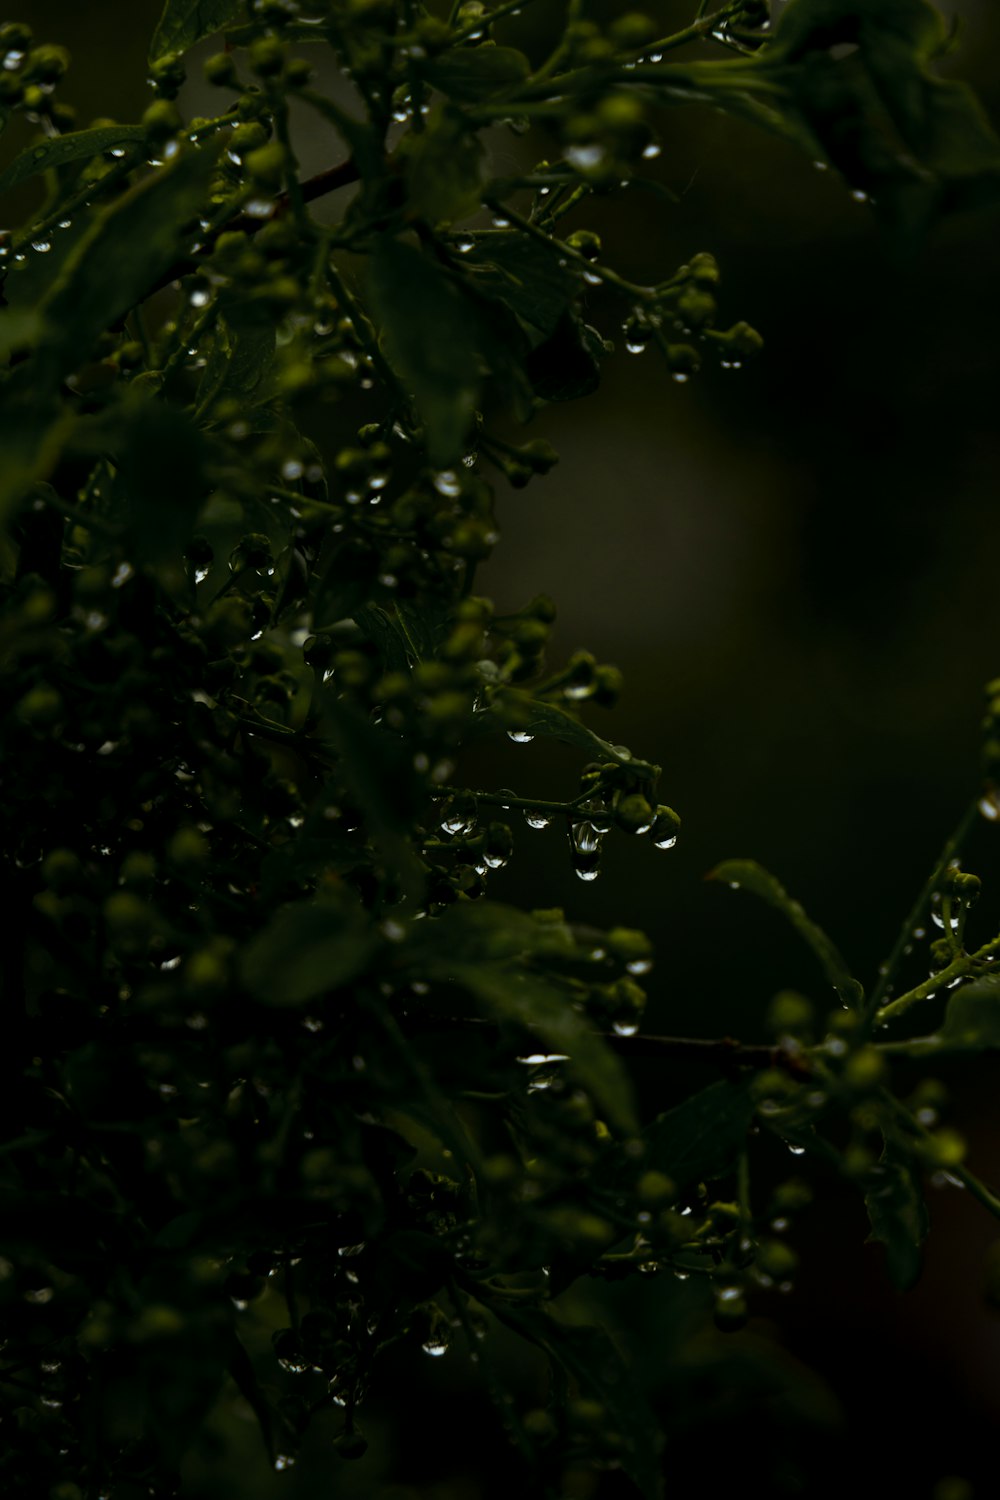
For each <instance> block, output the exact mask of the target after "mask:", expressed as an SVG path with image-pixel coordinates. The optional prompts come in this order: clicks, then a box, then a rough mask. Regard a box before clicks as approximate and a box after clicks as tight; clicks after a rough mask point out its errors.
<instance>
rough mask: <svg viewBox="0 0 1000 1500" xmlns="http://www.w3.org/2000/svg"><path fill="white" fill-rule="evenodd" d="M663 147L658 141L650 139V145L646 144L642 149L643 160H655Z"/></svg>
mask: <svg viewBox="0 0 1000 1500" xmlns="http://www.w3.org/2000/svg"><path fill="white" fill-rule="evenodd" d="M661 149H662V148H661V147H660V146H659V145H658V144H657V143H656V141H650V143H649V145H648V146H644V147H643V151H642V156H643V160H644V161H653V160H655V158H656V157H657V156H659V154H660V151H661Z"/></svg>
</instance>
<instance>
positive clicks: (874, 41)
mask: <svg viewBox="0 0 1000 1500" xmlns="http://www.w3.org/2000/svg"><path fill="white" fill-rule="evenodd" d="M945 41H946V30H945V25H944V21H943V20H942V18H941V16H940V15H938V13H937V12H936V11H935V10H934V9H933V8H932V7H931V6H930V5H928V4H926V3H925V0H863V3H862V0H792V3H791V4H789V6H788V7H787V9H786V11H785V13H784V15H783V17H782V20H781V24H780V26H779V27H778V30H777V33H776V35H775V38H774V40H773V42H772V43H771V44H770V46H769V47H768V48H767V49H766V50H765V52H764V53H763V54H762V55H761V57H760V61H759V66H760V69H761V71H762V73H763V74H766V75H767V76H768V77H769V78H771V79H772V80H774V81H776V82H778V83H779V84H780V86H781V88H782V89H783V90H784V92H785V96H786V100H787V102H788V105H789V106H790V108H791V111H792V114H793V116H797V117H798V120H799V122H800V124H801V126H802V127H803V128H804V130H805V133H806V134H805V137H804V138H803V144H805V145H806V146H807V147H811V145H812V143H815V144H817V145H818V146H819V148H820V149H821V150H823V151H824V152H825V153H826V154H827V155H828V156H829V157H830V159H831V161H833V163H834V164H835V165H836V166H838V167H839V168H840V170H841V171H842V172H843V173H844V174H845V176H846V177H847V178H848V180H849V181H850V182H851V183H852V184H853V185H854V186H855V187H858V188H861V189H863V190H865V191H867V192H869V193H870V194H871V195H872V197H873V198H874V200H875V203H876V208H877V211H878V212H879V213H881V214H882V215H883V216H885V217H887V218H889V220H890V221H891V222H892V223H893V224H894V225H895V226H896V227H898V228H901V229H903V230H907V231H910V230H918V229H921V228H923V226H924V224H925V223H926V221H927V220H928V219H929V218H930V217H931V216H932V215H934V214H937V213H939V212H941V211H942V210H943V209H953V208H961V207H971V206H974V205H977V204H979V203H982V202H986V201H993V200H995V199H996V197H997V196H998V194H1000V141H998V139H997V137H996V135H995V133H994V131H993V129H992V127H991V125H990V123H989V121H988V120H987V118H986V116H985V114H984V113H983V111H982V109H981V108H980V106H979V104H978V103H977V101H976V99H975V97H974V95H973V94H972V92H971V91H970V90H969V89H968V87H967V86H966V85H964V84H962V83H958V82H956V81H954V80H951V79H941V78H937V77H936V76H935V75H934V74H933V72H932V71H931V63H932V62H933V60H934V58H935V57H936V56H937V55H939V54H940V52H941V51H942V50H943V47H944V44H945ZM838 44H839V45H841V46H843V45H844V44H847V45H848V46H851V47H854V48H855V49H856V50H855V51H852V52H847V53H842V54H840V55H834V53H833V52H832V51H831V48H833V47H835V46H837V45H838ZM769 102H771V103H773V102H775V101H774V100H770V101H769ZM778 113H779V115H783V117H784V122H785V124H786V125H788V124H791V123H792V122H791V121H789V119H788V116H787V114H785V113H784V112H783V111H782V110H781V109H780V108H779V111H778ZM779 128H782V127H781V126H779ZM793 129H794V126H793Z"/></svg>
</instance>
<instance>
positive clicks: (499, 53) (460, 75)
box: [421, 47, 531, 104]
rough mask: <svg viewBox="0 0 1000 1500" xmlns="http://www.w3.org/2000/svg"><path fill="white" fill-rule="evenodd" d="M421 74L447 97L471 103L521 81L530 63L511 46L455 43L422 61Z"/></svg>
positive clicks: (489, 96)
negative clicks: (456, 45) (472, 45)
mask: <svg viewBox="0 0 1000 1500" xmlns="http://www.w3.org/2000/svg"><path fill="white" fill-rule="evenodd" d="M421 71H422V73H423V76H424V77H425V78H426V79H427V80H428V81H429V82H430V83H432V84H433V85H434V87H435V88H437V89H440V90H441V92H442V94H447V95H448V97H449V98H450V99H459V100H461V101H462V102H463V103H470V104H475V103H477V102H478V101H479V100H480V99H489V98H491V97H492V96H493V95H494V94H500V93H506V92H507V91H508V90H511V89H516V88H517V87H518V85H519V84H522V83H524V81H525V79H526V78H527V77H528V76H529V74H530V73H531V64H530V63H529V61H528V59H527V58H526V57H525V55H524V53H523V52H518V51H517V50H516V48H514V47H456V48H455V49H454V50H453V51H451V52H443V53H442V54H441V55H440V56H439V57H435V58H434V59H432V61H430V62H428V63H425V64H424V65H423V67H422V70H421Z"/></svg>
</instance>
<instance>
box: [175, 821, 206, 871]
mask: <svg viewBox="0 0 1000 1500" xmlns="http://www.w3.org/2000/svg"><path fill="white" fill-rule="evenodd" d="M210 853H211V850H210V848H209V843H208V840H207V839H206V837H205V835H204V834H203V833H200V832H199V831H198V829H197V828H179V829H178V830H177V832H176V833H175V834H174V836H173V838H172V839H171V840H170V842H169V844H168V845H167V858H168V859H169V860H170V862H171V864H174V865H177V866H178V868H180V869H182V870H196V869H200V868H201V867H202V866H203V865H204V864H206V863H207V861H208V858H209V854H210Z"/></svg>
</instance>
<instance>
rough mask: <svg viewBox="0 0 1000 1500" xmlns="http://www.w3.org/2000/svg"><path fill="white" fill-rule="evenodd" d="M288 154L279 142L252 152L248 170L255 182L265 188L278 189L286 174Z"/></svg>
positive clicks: (248, 158) (248, 161) (272, 142)
mask: <svg viewBox="0 0 1000 1500" xmlns="http://www.w3.org/2000/svg"><path fill="white" fill-rule="evenodd" d="M287 160H288V153H287V152H286V151H285V148H284V146H281V145H279V144H278V142H277V141H270V142H269V143H268V145H266V146H261V147H260V148H259V149H258V150H256V151H251V152H250V154H249V155H248V156H247V157H246V160H245V164H246V169H247V171H248V172H249V173H250V176H251V177H252V178H253V179H254V181H255V182H259V183H260V184H261V185H262V186H263V187H268V188H277V187H280V185H281V180H282V177H283V176H284V174H285V167H286V164H287Z"/></svg>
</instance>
